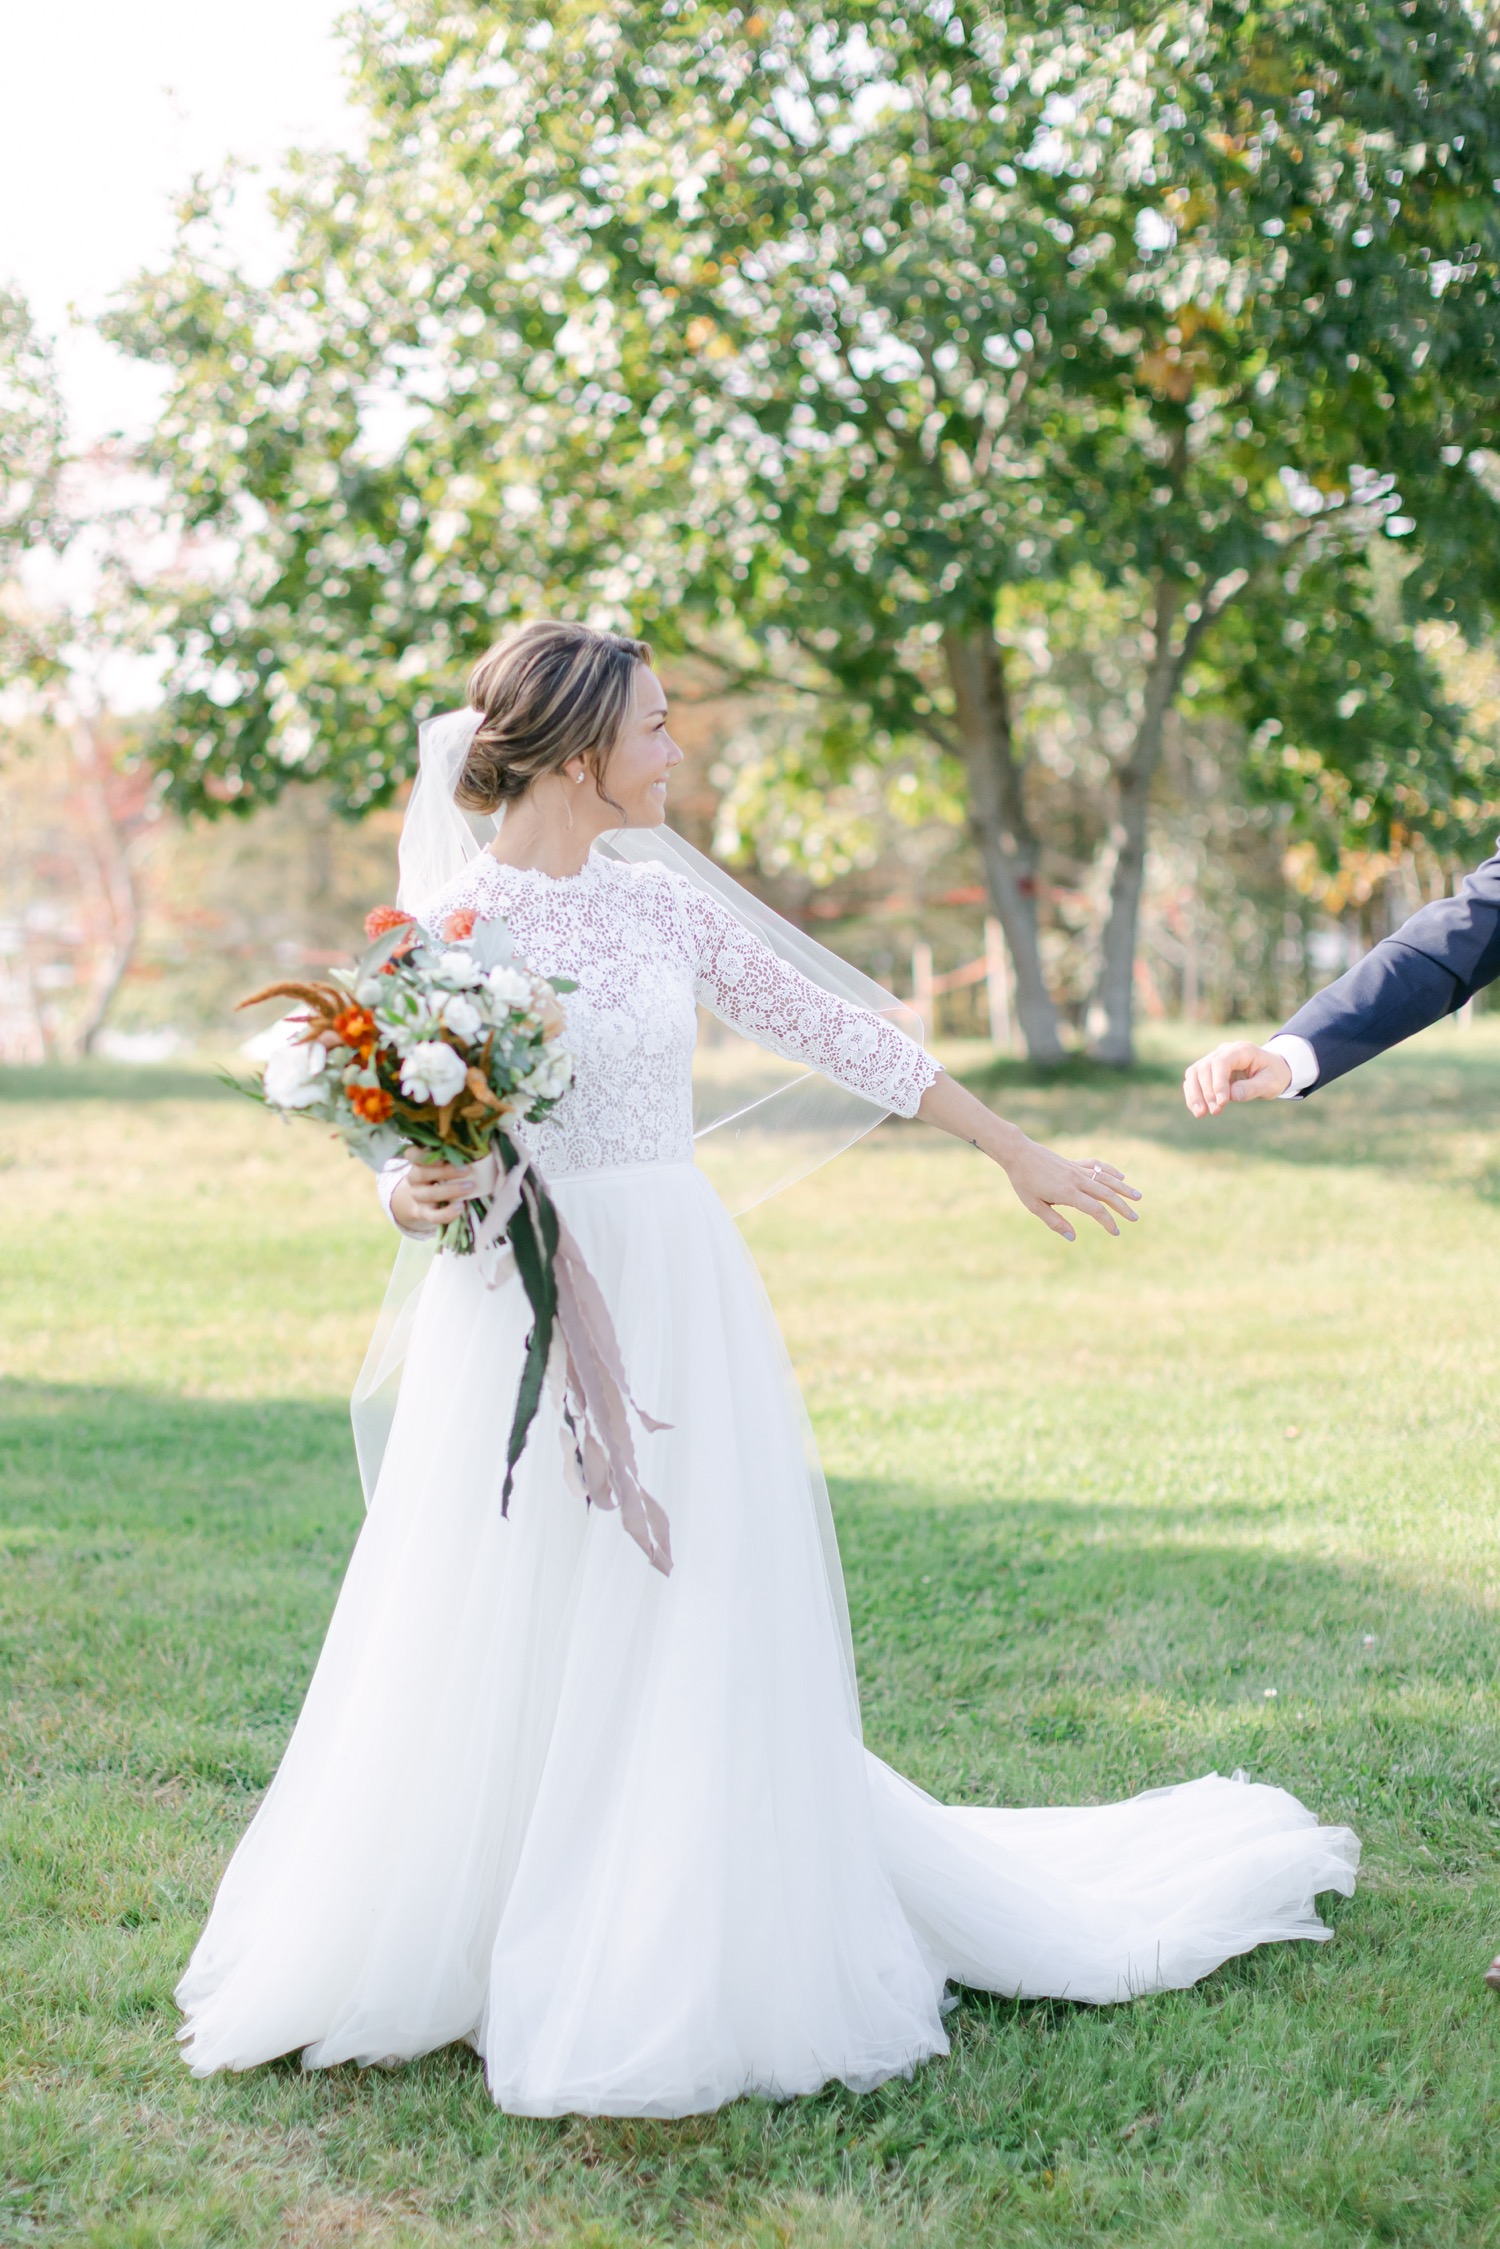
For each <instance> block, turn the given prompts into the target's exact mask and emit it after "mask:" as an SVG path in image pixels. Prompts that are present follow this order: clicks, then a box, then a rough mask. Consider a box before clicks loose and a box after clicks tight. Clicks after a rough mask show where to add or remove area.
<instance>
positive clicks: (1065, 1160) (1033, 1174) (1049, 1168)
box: [995, 1134, 1141, 1242]
mask: <svg viewBox="0 0 1500 2249" xmlns="http://www.w3.org/2000/svg"><path fill="white" fill-rule="evenodd" d="M995 1161H996V1162H997V1163H998V1164H1000V1165H1001V1166H1002V1167H1003V1169H1004V1171H1005V1175H1006V1177H1007V1178H1008V1179H1009V1181H1010V1183H1011V1186H1012V1187H1013V1188H1014V1189H1015V1192H1016V1199H1017V1201H1018V1202H1019V1203H1020V1204H1021V1207H1022V1209H1023V1210H1029V1211H1030V1213H1031V1215H1032V1217H1033V1218H1039V1219H1040V1220H1041V1222H1042V1224H1043V1225H1044V1226H1050V1227H1051V1229H1052V1231H1053V1233H1054V1234H1061V1236H1062V1238H1063V1240H1064V1241H1065V1242H1071V1241H1072V1240H1073V1239H1074V1233H1073V1229H1072V1227H1071V1226H1070V1225H1069V1223H1068V1221H1067V1219H1066V1218H1064V1217H1063V1215H1062V1207H1060V1206H1066V1207H1067V1208H1068V1209H1070V1210H1081V1211H1082V1212H1083V1214H1084V1216H1085V1217H1086V1218H1092V1219H1093V1220H1094V1222H1095V1224H1096V1225H1098V1226H1102V1227H1103V1228H1104V1231H1105V1233H1106V1234H1118V1233H1119V1231H1120V1229H1119V1227H1118V1226H1117V1225H1116V1224H1115V1219H1116V1218H1117V1217H1119V1218H1127V1219H1129V1221H1130V1223H1131V1225H1132V1226H1133V1225H1134V1224H1135V1222H1136V1219H1137V1218H1138V1217H1139V1216H1140V1213H1139V1211H1134V1210H1132V1209H1131V1207H1130V1205H1131V1203H1132V1202H1138V1201H1139V1200H1140V1192H1141V1191H1140V1189H1139V1187H1130V1186H1127V1185H1126V1181H1125V1174H1124V1172H1123V1171H1121V1170H1119V1169H1118V1167H1117V1166H1116V1165H1114V1164H1107V1163H1105V1162H1103V1161H1102V1160H1100V1161H1098V1162H1095V1161H1094V1160H1093V1159H1092V1158H1090V1159H1089V1160H1088V1161H1087V1162H1084V1163H1076V1162H1075V1161H1074V1160H1073V1158H1072V1157H1071V1156H1060V1155H1058V1154H1057V1152H1056V1150H1055V1149H1052V1148H1044V1147H1043V1146H1042V1144H1041V1142H1040V1141H1039V1140H1028V1139H1027V1138H1026V1137H1025V1135H1024V1134H1022V1135H1021V1145H1020V1147H1019V1148H1018V1149H1017V1150H1016V1151H1015V1153H1014V1154H1006V1155H997V1156H996V1158H995Z"/></svg>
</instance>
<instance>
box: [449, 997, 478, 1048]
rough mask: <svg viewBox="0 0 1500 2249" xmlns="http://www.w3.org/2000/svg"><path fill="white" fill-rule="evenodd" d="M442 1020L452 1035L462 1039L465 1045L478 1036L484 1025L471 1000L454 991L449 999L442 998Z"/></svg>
mask: <svg viewBox="0 0 1500 2249" xmlns="http://www.w3.org/2000/svg"><path fill="white" fill-rule="evenodd" d="M443 1021H444V1022H445V1023H446V1024H447V1026H448V1029H449V1030H450V1031H451V1032H452V1033H453V1036H454V1037H455V1038H456V1039H462V1040H463V1042H464V1044H465V1045H466V1046H467V1045H469V1044H470V1043H471V1042H472V1041H473V1040H475V1039H477V1038H478V1036H479V1034H480V1031H481V1030H482V1029H483V1027H484V1026H483V1021H482V1019H481V1017H480V1013H479V1010H478V1008H477V1007H476V1006H475V1005H474V1002H473V1001H472V1000H467V999H465V998H464V995H463V993H462V992H455V993H454V995H453V997H452V999H451V1000H444V1002H443Z"/></svg>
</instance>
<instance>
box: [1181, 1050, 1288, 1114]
mask: <svg viewBox="0 0 1500 2249" xmlns="http://www.w3.org/2000/svg"><path fill="white" fill-rule="evenodd" d="M1291 1082H1292V1066H1291V1064H1290V1062H1288V1061H1287V1059H1286V1056H1285V1055H1284V1054H1272V1053H1270V1052H1269V1051H1268V1049H1267V1048H1265V1047H1263V1046H1252V1045H1251V1044H1250V1041H1249V1040H1248V1039H1229V1040H1227V1041H1226V1043H1225V1044H1224V1045H1223V1046H1216V1047H1215V1048H1214V1050H1213V1053H1212V1054H1205V1055H1204V1057H1203V1060H1202V1061H1201V1062H1194V1063H1192V1064H1190V1065H1189V1068H1188V1070H1187V1072H1186V1074H1185V1076H1184V1078H1183V1081H1182V1098H1183V1100H1184V1101H1185V1102H1186V1103H1187V1105H1188V1107H1189V1108H1190V1109H1191V1110H1192V1112H1193V1115H1194V1116H1195V1117H1216V1116H1217V1115H1218V1114H1219V1111H1220V1110H1221V1109H1227V1108H1228V1106H1229V1104H1230V1102H1231V1101H1275V1100H1276V1099H1277V1098H1278V1096H1279V1095H1281V1094H1283V1093H1285V1091H1286V1089H1287V1087H1288V1086H1289V1085H1290V1084H1291Z"/></svg>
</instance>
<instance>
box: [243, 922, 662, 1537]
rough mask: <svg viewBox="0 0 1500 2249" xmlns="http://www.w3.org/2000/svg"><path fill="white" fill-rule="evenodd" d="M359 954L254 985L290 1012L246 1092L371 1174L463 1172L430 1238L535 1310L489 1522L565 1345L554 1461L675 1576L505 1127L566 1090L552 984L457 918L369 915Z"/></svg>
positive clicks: (571, 1269) (604, 1351) (552, 1241)
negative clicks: (325, 972) (464, 1198)
mask: <svg viewBox="0 0 1500 2249" xmlns="http://www.w3.org/2000/svg"><path fill="white" fill-rule="evenodd" d="M365 934H366V935H367V936H368V937H369V938H370V940H371V944H370V950H369V951H368V952H367V953H366V954H365V955H364V957H363V958H362V959H361V961H360V962H359V964H358V966H357V967H356V968H354V969H353V970H350V971H348V972H342V971H337V970H335V971H333V972H332V980H331V981H329V982H327V983H312V982H300V981H288V982H285V983H278V984H268V985H267V986H266V987H265V989H264V990H263V991H259V992H252V993H251V994H250V996H249V997H248V998H247V999H243V1000H241V1001H240V1003H239V1004H240V1006H241V1007H254V1006H255V1005H256V1004H257V1003H258V1002H260V1001H262V1000H270V999H292V1000H298V1001H300V1002H301V1003H302V1005H301V1012H297V1013H293V1014H291V1015H288V1016H286V1017H284V1018H283V1022H282V1030H283V1036H284V1043H283V1044H281V1045H280V1046H278V1047H277V1048H276V1049H275V1050H274V1051H273V1053H272V1054H271V1055H270V1057H269V1059H268V1060H267V1062H266V1064H265V1067H264V1069H263V1070H262V1072H261V1075H260V1078H259V1080H258V1082H257V1083H256V1084H255V1085H253V1086H251V1087H249V1088H247V1089H246V1090H247V1091H249V1092H251V1093H253V1094H254V1096H255V1097H256V1098H257V1099H259V1100H261V1101H264V1102H265V1103H266V1105H267V1107H269V1108H272V1109H277V1110H279V1111H280V1112H281V1113H282V1115H283V1116H301V1117H308V1118H312V1119H315V1120H318V1121H321V1122H323V1123H325V1124H331V1125H332V1126H333V1128H334V1130H335V1132H336V1133H337V1135H338V1136H339V1138H340V1139H342V1141H343V1142H344V1145H345V1146H346V1147H347V1148H348V1149H349V1150H350V1152H351V1153H352V1154H354V1155H356V1156H359V1157H361V1158H362V1159H363V1160H364V1161H365V1162H366V1163H368V1164H370V1165H371V1166H372V1167H373V1168H374V1169H376V1170H378V1169H379V1168H380V1167H381V1166H382V1165H383V1164H385V1163H386V1162H388V1161H389V1160H390V1159H391V1158H392V1157H394V1156H398V1155H400V1154H402V1153H403V1151H407V1150H410V1151H414V1152H420V1153H421V1154H422V1155H424V1156H425V1157H427V1158H428V1160H429V1161H430V1160H432V1159H434V1158H435V1159H437V1160H439V1161H444V1162H448V1163H453V1164H460V1165H466V1166H467V1167H468V1168H469V1169H470V1171H471V1173H472V1175H473V1178H474V1180H475V1183H476V1185H477V1187H478V1189H479V1192H478V1194H477V1195H476V1196H475V1197H474V1198H473V1199H471V1200H470V1201H468V1202H467V1203H466V1204H465V1206H464V1208H463V1210H462V1211H461V1212H460V1214H459V1216H458V1217H457V1218H454V1219H450V1220H449V1222H448V1223H447V1224H446V1225H445V1226H444V1227H442V1228H441V1230H440V1232H439V1234H438V1246H439V1247H440V1248H441V1249H445V1250H450V1251H453V1252H455V1253H456V1254H458V1255H459V1256H469V1255H474V1256H477V1258H478V1261H479V1264H480V1268H481V1271H482V1273H483V1275H484V1278H485V1281H486V1283H487V1284H488V1285H489V1286H490V1287H492V1288H493V1287H494V1286H495V1285H496V1283H497V1282H498V1280H499V1278H500V1274H501V1270H502V1265H503V1258H504V1253H505V1251H506V1249H507V1248H508V1249H509V1251H510V1252H511V1254H512V1255H513V1256H514V1259H515V1266H516V1270H517V1272H518V1273H519V1275H520V1279H521V1284H522V1286H523V1288H524V1289H525V1291H526V1296H527V1300H528V1302H529V1303H530V1306H531V1310H532V1315H533V1319H532V1327H531V1332H530V1334H529V1335H528V1337H527V1339H526V1349H525V1356H524V1361H523V1365H522V1371H521V1381H520V1386H519V1389H518V1391H517V1396H516V1406H515V1413H514V1416H513V1418H512V1423H511V1432H510V1441H509V1444H508V1445H507V1448H506V1465H505V1483H504V1487H503V1490H502V1492H501V1500H500V1506H501V1513H502V1514H504V1513H505V1512H506V1511H507V1509H508V1507H509V1502H510V1493H511V1485H512V1482H513V1480H514V1477H515V1470H516V1463H517V1462H518V1461H519V1459H520V1457H521V1453H522V1451H523V1450H524V1448H525V1444H526V1438H527V1435H528V1433H529V1431H530V1428H531V1424H532V1422H533V1421H534V1420H535V1418H536V1413H537V1408H538V1406H539V1405H540V1403H541V1395H542V1385H543V1383H544V1381H545V1379H546V1374H547V1366H548V1360H549V1356H550V1354H551V1349H552V1344H553V1340H554V1337H560V1339H561V1343H562V1354H561V1372H562V1393H563V1407H562V1418H563V1428H564V1447H565V1458H566V1459H567V1462H568V1466H569V1468H570V1470H571V1471H572V1472H573V1477H574V1481H575V1482H576V1483H577V1484H578V1485H579V1486H580V1487H581V1489H582V1491H583V1494H584V1496H585V1497H586V1498H587V1499H589V1500H590V1501H592V1502H594V1503H595V1504H596V1505H599V1506H602V1507H609V1508H612V1507H616V1506H617V1507H619V1508H620V1510H621V1514H622V1519H623V1521H624V1525H625V1528H626V1530H627V1531H628V1532H629V1533H630V1535H631V1536H632V1537H633V1538H634V1539H635V1540H636V1541H637V1543H638V1544H639V1545H640V1546H642V1547H643V1548H644V1550H645V1552H646V1553H647V1554H648V1555H649V1556H650V1558H651V1560H652V1561H653V1562H654V1563H655V1565H656V1567H657V1568H658V1569H661V1570H663V1571H669V1570H670V1569H671V1566H672V1559H671V1549H670V1544H669V1541H668V1530H667V1519H666V1517H665V1515H664V1514H663V1513H662V1511H661V1509H660V1507H658V1505H657V1503H656V1501H655V1500H654V1499H652V1498H651V1496H650V1495H649V1493H647V1492H646V1491H644V1490H643V1489H642V1487H641V1485H640V1483H639V1481H638V1479H637V1476H636V1470H635V1457H634V1448H633V1446H632V1443H631V1438H630V1425H629V1422H628V1419H627V1417H626V1410H625V1409H626V1407H627V1405H629V1406H633V1407H634V1411H635V1413H636V1415H637V1417H638V1419H639V1420H640V1421H641V1423H642V1425H643V1426H644V1427H645V1428H647V1429H659V1428H661V1427H663V1426H664V1424H662V1423H660V1422H656V1421H653V1420H652V1419H651V1417H650V1416H649V1415H648V1414H645V1413H643V1412H642V1411H641V1408H640V1407H639V1406H637V1405H635V1402H634V1400H633V1399H632V1398H631V1396H630V1392H629V1388H628V1386H627V1384H626V1379H625V1372H624V1368H623V1366H622V1364H621V1360H620V1349H619V1344H618V1342H617V1340H616V1337H615V1332H614V1325H613V1322H612V1321H611V1319H610V1317H609V1311H608V1307H607V1306H606V1304H605V1302H604V1299H603V1297H602V1295H601V1294H600V1292H599V1289H598V1286H597V1284H596V1283H595V1281H594V1278H593V1275H592V1274H591V1273H590V1272H589V1270H588V1267H587V1266H586V1265H585V1263H584V1261H583V1258H582V1256H581V1254H580V1252H579V1249H578V1245H577V1243H576V1242H575V1241H574V1239H573V1237H572V1235H571V1234H570V1233H569V1231H568V1229H567V1227H566V1225H565V1224H564V1223H563V1219H562V1215H561V1213H560V1212H559V1210H558V1208H557V1205H556V1203H555V1202H554V1201H553V1199H552V1196H551V1195H550V1194H549V1193H548V1190H547V1187H546V1183H545V1182H544V1181H543V1179H542V1178H541V1175H540V1174H539V1173H538V1171H537V1170H536V1168H535V1166H534V1165H533V1163H532V1162H531V1160H530V1158H529V1157H528V1156H527V1155H526V1154H525V1153H524V1152H523V1151H522V1150H521V1148H519V1147H518V1145H517V1143H516V1141H515V1139H514V1138H513V1137H512V1135H511V1132H510V1130H509V1129H508V1128H509V1127H511V1126H513V1125H514V1124H516V1123H520V1122H530V1121H534V1120H538V1119H540V1118H542V1117H545V1116H546V1115H547V1114H548V1112H549V1111H550V1110H551V1109H553V1108H555V1107H556V1105H557V1103H558V1101H559V1100H561V1098H562V1096H563V1094H564V1093H565V1092H566V1091H567V1089H568V1086H569V1085H570V1084H571V1082H572V1076H573V1066H572V1061H571V1058H570V1056H569V1054H568V1052H567V1050H566V1048H565V1047H564V1046H563V1045H562V1044H561V1043H560V1040H559V1034H560V1033H561V1031H562V1030H563V1028H564V1020H563V1012H562V1008H561V1007H560V1006H559V1004H558V1000H559V995H560V994H561V993H564V992H571V991H573V990H574V989H575V986H574V985H573V983H572V982H571V981H570V980H569V979H567V978H565V977H561V976H558V977H553V978H552V979H551V981H550V982H549V981H548V980H547V979H546V978H544V977H541V976H537V975H534V974H533V973H532V971H531V970H530V969H528V968H527V967H526V965H525V963H524V962H523V961H521V960H519V959H518V958H517V955H516V951H515V947H514V944H513V943H512V940H511V936H510V932H509V931H508V930H507V928H506V927H505V924H504V923H503V922H501V921H485V922H481V921H479V920H478V919H477V918H476V917H475V915H474V914H472V913H470V912H468V911H467V910H464V911H461V912H459V913H456V914H452V915H450V916H449V918H448V920H447V921H446V922H445V923H444V924H443V927H442V929H441V931H439V932H438V933H437V934H435V935H429V934H428V933H427V932H426V931H424V930H423V929H422V928H421V926H420V925H419V924H418V923H417V922H415V921H414V920H413V919H412V917H411V916H410V915H409V914H403V913H400V912H398V911H397V909H396V908H395V907H394V906H377V907H376V909H375V911H374V912H373V913H372V914H371V915H370V916H369V918H368V920H367V921H366V923H365Z"/></svg>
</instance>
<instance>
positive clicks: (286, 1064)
mask: <svg viewBox="0 0 1500 2249" xmlns="http://www.w3.org/2000/svg"><path fill="white" fill-rule="evenodd" d="M327 1063H328V1050H327V1048H326V1047H324V1046H323V1045H322V1043H321V1041H315V1042H314V1043H313V1044H312V1045H311V1046H303V1045H301V1044H300V1043H299V1044H297V1045H293V1046H280V1047H278V1048H277V1049H276V1052H275V1053H274V1054H273V1055H271V1057H270V1058H269V1060H268V1061H267V1063H266V1067H265V1073H264V1075H263V1077H262V1078H261V1088H262V1090H263V1092H264V1093H265V1097H266V1099H267V1100H268V1101H269V1102H270V1103H271V1104H272V1106H273V1107H274V1108H277V1109H310V1108H311V1107H312V1105H313V1103H314V1102H315V1101H321V1100H322V1098H323V1093H324V1085H323V1072H324V1070H325V1068H326V1067H327Z"/></svg>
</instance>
